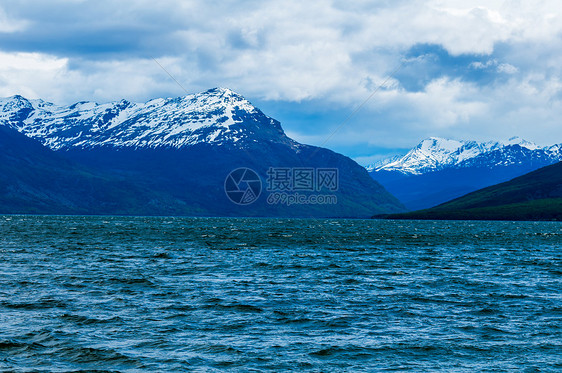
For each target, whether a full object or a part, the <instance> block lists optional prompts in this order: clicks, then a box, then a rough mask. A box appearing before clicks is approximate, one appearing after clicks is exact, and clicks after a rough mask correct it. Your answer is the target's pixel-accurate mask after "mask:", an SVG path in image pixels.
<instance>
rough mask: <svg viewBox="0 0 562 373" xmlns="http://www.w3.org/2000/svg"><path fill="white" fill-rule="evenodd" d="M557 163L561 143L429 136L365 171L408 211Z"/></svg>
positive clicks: (561, 153)
mask: <svg viewBox="0 0 562 373" xmlns="http://www.w3.org/2000/svg"><path fill="white" fill-rule="evenodd" d="M559 161H562V145H561V144H558V145H552V146H546V147H539V146H537V145H536V144H534V143H532V142H529V141H526V140H523V139H521V138H519V137H513V138H511V139H509V140H507V141H497V142H493V141H491V142H476V141H457V140H449V139H442V138H438V137H431V138H428V139H425V140H423V141H422V142H420V143H419V144H418V145H417V146H416V147H415V148H413V149H412V150H410V151H409V152H408V153H407V154H406V155H404V156H402V157H398V158H395V159H392V160H388V161H386V162H381V163H380V164H379V165H377V166H376V167H370V168H369V167H367V169H368V170H370V175H371V177H373V179H375V180H377V181H378V182H380V183H381V184H382V185H383V186H384V187H385V188H386V189H387V190H388V191H390V192H391V193H392V194H393V195H395V196H396V197H397V198H398V199H399V200H400V201H401V202H402V203H404V204H405V205H406V207H407V208H409V209H411V210H418V209H424V208H429V207H432V206H436V205H438V204H440V203H444V202H446V201H448V200H451V199H454V198H457V197H460V196H462V195H464V194H467V193H470V192H472V191H475V190H478V189H480V188H484V187H487V186H490V185H494V184H497V183H501V182H504V181H507V180H510V179H512V178H514V177H517V176H520V175H523V174H525V173H527V172H531V171H533V170H536V169H538V168H541V167H544V166H548V165H550V164H553V163H556V162H559Z"/></svg>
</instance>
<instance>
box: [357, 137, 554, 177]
mask: <svg viewBox="0 0 562 373" xmlns="http://www.w3.org/2000/svg"><path fill="white" fill-rule="evenodd" d="M514 146H517V147H519V148H521V149H526V150H528V151H530V152H531V153H533V154H534V155H533V156H534V157H538V158H545V159H546V158H548V159H552V161H553V162H557V161H562V144H556V145H551V146H546V147H539V146H538V145H536V144H534V143H532V142H530V141H527V140H524V139H522V138H520V137H512V138H510V139H509V140H507V141H488V142H477V141H462V140H451V139H444V138H439V137H430V138H427V139H425V140H423V141H421V142H420V143H419V144H418V145H417V146H416V147H415V148H413V149H412V150H410V151H409V152H408V153H407V154H406V155H404V156H395V157H393V158H390V159H386V160H383V161H380V162H379V163H377V164H374V165H370V166H367V167H366V168H367V170H370V171H374V172H378V171H398V172H401V173H404V174H409V175H421V174H424V173H428V172H433V171H440V170H443V169H445V168H452V167H454V168H463V167H471V166H473V165H474V164H475V163H483V162H482V159H483V157H486V156H488V155H490V154H491V153H494V156H493V157H488V158H489V159H494V161H493V162H489V163H488V166H489V167H494V166H500V165H503V166H505V165H513V164H521V163H523V162H525V161H526V159H525V158H522V157H519V155H520V154H518V153H514V152H512V151H511V150H512V149H517V148H514ZM498 153H499V154H500V156H499V157H498V156H497V154H498Z"/></svg>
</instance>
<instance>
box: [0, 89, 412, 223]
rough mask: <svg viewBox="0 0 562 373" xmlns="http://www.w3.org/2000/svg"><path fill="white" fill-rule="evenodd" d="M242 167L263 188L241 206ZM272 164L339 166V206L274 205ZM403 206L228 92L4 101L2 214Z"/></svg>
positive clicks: (300, 211)
mask: <svg viewBox="0 0 562 373" xmlns="http://www.w3.org/2000/svg"><path fill="white" fill-rule="evenodd" d="M243 168H250V169H251V170H252V171H254V175H256V174H257V176H258V178H259V179H260V181H261V183H262V189H261V190H260V191H263V193H261V194H260V195H259V197H257V199H256V200H255V201H254V202H253V203H252V204H250V205H244V206H240V205H238V204H236V203H233V202H232V200H230V199H229V195H228V194H227V193H226V188H227V187H226V182H225V180H230V179H228V177H229V175H230V174H231V173H233V172H236V171H237V170H240V169H243ZM272 168H282V169H283V170H287V169H289V170H292V169H296V168H299V169H303V168H305V169H308V170H310V169H313V170H314V169H324V170H325V169H332V170H336V171H337V172H335V174H336V175H337V178H338V180H337V184H338V185H337V187H336V190H333V191H332V192H333V196H334V197H335V200H336V201H337V203H331V204H306V203H299V204H290V205H289V204H284V203H270V200H269V199H268V198H267V197H268V191H266V189H265V188H266V187H269V186H270V185H275V181H276V180H275V179H274V180H273V181H272V180H269V179H268V178H269V177H271V175H272V173H271V172H270V170H271V169H272ZM312 178H314V176H312ZM231 179H232V178H231ZM252 181H253V182H254V184H255V182H256V180H252ZM310 181H311V182H314V181H313V179H310ZM244 183H246V184H247V182H246V181H245V182H244ZM244 183H241V184H240V186H239V187H240V188H242V189H244V188H245V185H246V184H244ZM233 185H234V186H233ZM283 185H285V184H283ZM236 187H238V186H237V185H236V184H232V182H231V184H229V186H228V188H229V190H230V192H232V191H233V190H232V189H233V188H234V189H235V188H236ZM325 189H326V188H323V189H321V191H323V192H325ZM234 191H235V190H234ZM242 192H244V190H242ZM315 192H317V190H315V191H311V189H310V188H309V189H307V191H299V194H300V195H305V196H306V194H308V195H310V194H311V193H315ZM252 193H255V191H254V190H253V189H252ZM303 193H304V194H303ZM403 210H404V206H403V205H402V204H401V203H400V202H399V201H398V200H397V199H396V198H395V197H393V196H392V195H390V194H389V193H388V192H387V191H386V190H385V189H384V188H383V187H382V186H381V185H380V184H378V183H377V182H376V181H374V180H373V179H372V178H371V177H370V176H369V174H368V173H367V171H366V170H365V169H364V168H363V167H361V166H359V165H358V164H357V163H355V162H353V161H352V160H351V159H349V158H347V157H345V156H343V155H341V154H337V153H334V152H332V151H330V150H328V149H323V148H317V147H314V146H309V145H303V144H299V143H297V142H296V141H294V140H292V139H290V138H289V137H287V136H286V135H285V133H284V131H283V129H282V127H281V124H280V123H279V122H278V121H276V120H275V119H273V118H270V117H269V116H267V115H265V114H264V113H263V112H261V111H260V110H259V109H258V108H256V107H254V106H253V105H252V104H251V103H250V102H249V101H248V100H246V99H245V98H244V97H242V96H240V95H239V94H237V93H235V92H233V91H231V90H229V89H226V88H215V89H211V90H208V91H206V92H203V93H198V94H193V95H188V96H185V97H178V98H167V99H162V98H160V99H154V100H151V101H148V102H146V103H131V102H129V101H126V100H121V101H118V102H111V103H106V104H97V103H95V102H78V103H76V104H73V105H70V106H59V105H55V104H52V103H48V102H44V101H42V100H27V99H25V98H24V97H21V96H13V97H9V98H6V99H0V213H29V212H31V213H58V214H72V213H79V214H127V215H137V214H142V215H153V214H158V215H198V216H200V215H203V216H287V217H288V216H298V217H370V216H373V215H375V214H380V213H388V212H399V211H403Z"/></svg>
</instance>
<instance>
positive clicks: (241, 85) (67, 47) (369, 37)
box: [0, 0, 562, 147]
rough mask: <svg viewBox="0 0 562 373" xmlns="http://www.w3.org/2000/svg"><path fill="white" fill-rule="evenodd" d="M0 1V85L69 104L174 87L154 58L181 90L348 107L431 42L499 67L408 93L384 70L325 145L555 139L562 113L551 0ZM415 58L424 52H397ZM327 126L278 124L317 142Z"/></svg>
mask: <svg viewBox="0 0 562 373" xmlns="http://www.w3.org/2000/svg"><path fill="white" fill-rule="evenodd" d="M8 3H10V4H9V6H5V11H2V10H1V9H0V25H1V26H0V32H4V33H10V35H9V36H11V35H12V34H13V35H14V37H16V36H17V37H19V38H20V39H21V40H20V39H18V41H17V42H15V41H14V42H10V39H6V38H5V40H4V42H3V43H2V42H0V50H3V52H1V53H0V80H1V83H2V84H1V85H0V95H11V94H15V93H20V94H23V95H26V96H30V97H42V98H44V99H48V100H51V101H55V102H59V103H70V102H73V101H77V100H83V99H92V100H97V101H108V100H117V99H120V98H127V99H131V100H137V101H142V100H147V99H150V98H152V97H156V96H175V95H182V94H184V92H183V90H182V89H181V88H179V87H178V86H177V85H176V84H175V83H174V82H173V81H172V80H171V79H170V78H169V77H168V76H167V74H166V73H165V72H163V71H162V70H161V69H160V68H159V67H158V66H157V65H156V64H155V63H154V61H153V60H152V57H153V56H154V57H156V58H157V59H158V61H159V62H160V63H161V64H162V65H163V66H164V67H165V68H166V70H168V71H169V72H170V73H171V74H172V75H173V76H174V77H175V78H176V79H177V80H178V81H180V82H181V84H182V85H183V86H184V87H185V88H186V89H187V90H189V91H200V90H203V89H207V88H211V87H214V86H228V87H230V88H233V89H235V90H238V91H240V92H241V93H243V94H245V95H246V96H248V97H249V98H251V99H261V100H269V101H278V102H282V103H287V102H297V103H301V104H306V103H307V102H309V101H311V100H313V101H314V102H315V103H318V102H320V103H323V105H325V106H324V107H326V108H330V109H334V108H337V109H340V110H341V111H342V112H346V113H351V112H352V111H353V109H354V108H356V107H357V106H358V105H359V104H360V103H362V102H363V101H364V100H365V99H366V98H367V97H369V95H370V94H371V93H372V92H373V90H374V89H376V87H377V86H378V85H379V84H380V83H381V82H382V81H383V80H384V79H385V78H386V77H387V76H388V74H389V73H390V72H391V71H393V70H394V69H395V68H396V67H397V66H398V65H399V64H400V62H401V61H402V60H403V59H404V54H405V53H406V52H407V51H408V50H409V49H410V48H411V47H412V46H415V45H418V44H436V45H439V46H441V47H443V48H444V49H445V50H446V51H448V53H450V54H451V55H452V56H462V55H466V54H468V55H473V56H477V57H478V60H479V61H477V62H473V63H472V64H471V65H470V66H466V68H467V69H469V67H472V70H473V71H474V72H475V73H478V72H482V73H484V72H486V73H488V72H489V73H490V74H492V75H493V76H494V77H495V76H497V77H498V79H491V80H490V81H470V80H466V79H463V77H462V76H460V75H455V73H454V72H450V73H447V74H442V75H441V76H438V77H435V78H428V79H427V80H426V81H424V86H422V87H421V89H419V91H417V92H411V91H408V90H406V89H405V88H404V87H403V86H402V85H401V83H400V81H399V80H397V79H391V80H390V82H389V83H388V84H387V85H386V86H385V88H384V89H382V90H381V91H379V92H378V93H377V94H376V95H375V96H374V97H373V99H372V100H371V101H369V102H368V103H367V104H366V105H365V107H364V108H362V109H361V111H360V112H358V113H357V114H356V115H355V116H354V117H353V118H352V120H350V123H348V124H347V125H346V126H345V127H344V128H342V130H341V132H339V133H338V136H336V137H335V138H334V139H332V140H331V142H330V143H329V144H328V145H330V144H365V143H370V144H379V145H385V146H386V145H388V146H390V145H391V144H397V145H396V146H404V147H406V146H408V144H410V145H411V144H412V143H415V142H417V141H418V140H419V139H420V138H421V137H425V136H426V135H442V136H450V137H466V138H473V137H474V138H475V137H477V136H482V137H486V136H490V137H491V136H498V135H500V134H503V135H502V136H501V137H509V136H511V135H525V133H528V134H532V131H533V130H539V129H541V130H542V129H544V131H547V130H548V131H550V135H549V136H542V135H535V137H534V139H535V140H536V141H541V140H540V139H538V138H539V137H544V138H546V137H550V138H552V137H555V136H553V134H555V135H556V136H559V137H560V140H559V141H562V129H558V127H560V126H556V125H555V123H557V118H560V116H561V115H562V110H561V109H560V101H561V100H562V94H561V92H560V83H559V81H558V80H557V79H556V78H554V77H556V76H560V75H561V74H562V67H561V66H562V53H561V52H560V50H561V48H560V47H561V46H562V41H561V38H560V35H562V4H560V2H559V1H558V0H556V1H554V0H545V1H541V2H525V1H517V0H514V1H509V2H505V1H503V0H475V1H471V2H467V1H465V0H447V1H445V0H426V1H423V0H410V1H405V0H404V1H393V2H372V1H351V2H341V1H330V0H317V1H313V2H304V1H301V0H286V1H283V2H276V1H245V2H229V1H227V2H218V1H207V2H204V1H195V0H194V1H179V0H178V1H172V0H168V1H162V2H158V3H157V4H153V2H149V1H140V0H139V1H131V2H130V3H128V5H127V7H124V6H123V5H119V6H116V5H115V4H114V3H113V2H109V1H103V0H100V1H99V2H97V3H95V5H92V3H89V2H81V1H74V2H68V1H54V2H53V3H51V4H49V6H47V5H44V3H43V2H33V1H31V2H23V3H21V4H20V2H17V1H8ZM40 6H41V7H43V8H41V11H35V12H29V9H39V8H38V7H40ZM108 9H109V10H112V11H109V10H108ZM113 10H115V11H113ZM72 12H74V13H72ZM67 13H68V14H67ZM84 14H87V17H85V16H84ZM54 17H56V19H57V22H58V23H57V25H56V26H53V20H52V19H53V18H54ZM65 17H66V18H65ZM77 19H78V21H77ZM137 31H138V32H137ZM26 35H28V38H27V39H26ZM84 45H86V46H87V47H83V46H84ZM50 46H52V47H50ZM498 46H501V48H499V49H501V51H502V52H501V55H498V52H497V51H498ZM49 48H51V49H49ZM81 48H84V51H82V49H81ZM416 58H418V59H419V58H425V57H417V56H414V57H413V58H411V59H410V60H408V62H406V63H407V64H411V65H415V61H416ZM425 63H426V64H430V63H432V62H431V61H430V60H429V59H427V61H425ZM416 73H418V74H419V75H420V76H423V75H424V71H416ZM320 107H321V106H320ZM319 110H321V109H319ZM279 119H283V118H279ZM537 120H540V121H541V124H540V125H537V124H536V123H535V122H536V121H537ZM381 121H383V122H384V123H381ZM286 125H287V126H289V127H290V123H287V124H286ZM337 125H339V123H311V124H310V126H309V128H307V127H302V128H298V129H297V128H291V129H290V130H291V133H293V134H295V136H297V138H299V139H304V140H305V141H306V142H312V143H318V144H319V143H321V142H322V141H323V139H325V138H326V136H327V135H329V133H330V131H332V130H333V129H334V128H335V127H336V126H337Z"/></svg>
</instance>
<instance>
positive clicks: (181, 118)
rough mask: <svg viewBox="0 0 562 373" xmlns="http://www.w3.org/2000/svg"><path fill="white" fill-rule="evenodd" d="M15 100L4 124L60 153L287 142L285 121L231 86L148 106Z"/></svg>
mask: <svg viewBox="0 0 562 373" xmlns="http://www.w3.org/2000/svg"><path fill="white" fill-rule="evenodd" d="M14 97H16V96H14ZM14 97H11V98H8V99H3V100H0V125H8V126H10V127H12V128H15V129H17V130H18V131H20V132H22V133H23V134H25V135H27V136H29V137H32V138H35V139H37V140H39V141H41V142H42V143H43V144H44V145H47V146H48V147H50V148H51V149H54V150H57V149H68V148H71V147H82V148H84V147H96V146H114V147H150V148H155V147H174V148H180V147H183V146H189V145H194V144H197V143H203V142H205V143H215V144H224V143H236V142H238V141H240V140H242V139H245V138H249V137H250V136H252V137H255V136H258V137H259V136H260V135H261V136H262V138H264V137H266V138H267V139H268V140H270V141H287V138H286V136H285V134H284V132H283V130H282V129H281V126H280V124H279V122H277V121H275V120H274V119H272V118H270V117H267V116H266V115H265V114H263V113H262V112H261V111H260V110H258V109H257V108H255V107H254V106H253V105H252V104H251V103H250V102H249V101H248V100H246V99H245V98H244V97H242V96H241V95H239V94H237V93H235V92H234V91H232V90H230V89H228V88H213V89H210V90H208V91H205V92H202V93H196V94H191V95H187V96H183V97H176V98H166V99H164V98H156V99H153V100H150V101H148V102H145V103H131V102H129V101H126V100H121V101H118V102H110V103H105V104H98V103H95V102H90V101H81V102H77V103H75V104H73V105H70V106H57V105H54V104H50V103H45V102H43V101H41V100H32V101H28V100H26V99H25V98H23V97H21V96H17V97H16V98H14ZM22 109H23V110H22Z"/></svg>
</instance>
